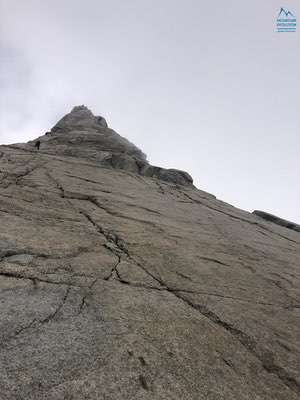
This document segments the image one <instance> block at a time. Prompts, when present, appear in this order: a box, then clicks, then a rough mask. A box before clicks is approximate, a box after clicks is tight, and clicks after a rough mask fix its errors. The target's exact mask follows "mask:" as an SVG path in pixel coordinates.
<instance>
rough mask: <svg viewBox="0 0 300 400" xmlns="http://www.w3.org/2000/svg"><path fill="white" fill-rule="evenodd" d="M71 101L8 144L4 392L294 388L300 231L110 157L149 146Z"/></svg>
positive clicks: (242, 399)
mask: <svg viewBox="0 0 300 400" xmlns="http://www.w3.org/2000/svg"><path fill="white" fill-rule="evenodd" d="M81 111H83V113H84V115H87V114H88V113H87V111H85V110H82V109H80V113H81ZM77 112H78V110H77V111H76V116H74V113H73V114H72V113H71V114H72V115H71V116H70V115H69V116H68V117H66V119H63V120H62V121H60V122H59V123H58V126H59V128H60V129H58V128H54V131H56V132H55V133H54V134H50V135H46V136H45V137H43V138H41V139H40V140H41V142H42V145H41V151H36V150H35V149H34V148H33V146H32V145H31V144H26V145H20V144H19V145H11V146H0V296H1V301H0V304H1V314H0V328H1V329H0V346H1V347H0V393H1V395H0V398H1V399H3V400H16V399H26V400H37V399H38V400H40V399H42V400H43V399H47V400H63V399H73V400H82V399H93V400H96V399H97V400H98V399H103V400H104V399H105V400H116V399H122V400H129V399H130V400H131V399H136V400H137V399H157V400H164V399H165V400H170V399H174V400H177V399H180V400H181V399H185V400H204V399H205V400H216V399H218V400H222V399H223V400H250V399H251V400H258V399H259V400H287V399H288V400H297V399H299V396H300V379H299V370H300V350H299V349H300V335H299V331H300V319H299V310H300V290H299V288H300V283H299V280H300V271H299V265H300V235H299V233H298V232H295V231H293V230H291V229H287V228H286V227H283V226H279V225H276V224H274V223H272V222H269V221H266V220H263V219H262V218H261V217H259V216H257V215H253V214H251V213H248V212H245V211H242V210H239V209H237V208H234V207H232V206H230V205H229V204H226V203H224V202H222V201H220V200H217V199H216V198H215V197H214V196H213V195H210V194H208V193H206V192H203V191H201V190H198V189H196V188H195V187H193V186H192V185H178V184H177V183H174V182H168V181H165V180H162V177H161V175H160V176H159V174H157V175H156V174H155V173H153V174H149V175H150V176H147V175H146V174H144V175H143V174H142V173H140V171H139V170H138V171H136V172H133V171H132V170H131V169H130V168H129V169H128V168H123V169H122V168H120V167H119V165H116V166H115V167H112V166H110V167H109V168H107V166H106V165H103V164H102V162H99V159H98V158H97V157H98V153H99V152H100V153H101V152H108V153H111V154H112V156H114V155H115V154H116V157H117V159H118V160H119V158H118V156H119V154H120V153H121V152H120V151H119V147H118V145H117V142H118V143H121V144H120V146H121V147H122V149H123V150H124V153H122V154H124V157H129V158H131V159H134V160H137V161H140V162H142V163H144V162H146V159H145V156H144V155H143V153H142V152H141V151H140V150H139V149H137V148H136V147H135V146H134V145H132V144H130V143H129V142H127V141H126V140H125V139H124V140H123V139H122V138H119V137H118V136H115V135H117V134H114V133H113V131H110V130H108V128H107V127H106V126H105V125H106V124H105V123H104V122H102V124H103V126H102V125H101V126H99V127H97V128H95V126H97V121H98V120H97V118H98V117H93V118H92V117H91V115H90V114H89V116H88V115H87V118H86V119H85V121H84V122H83V119H81V118H79V119H78V120H76V118H77V115H78V114H77ZM75 117H76V118H75ZM70 118H71V119H70ZM75 125H77V127H78V131H77V130H75V129H74V126H75ZM79 125H81V126H80V127H79ZM67 127H70V130H68V129H67ZM68 135H70V136H68ZM84 135H87V136H88V137H89V135H91V137H89V138H88V139H86V136H84ZM93 135H94V136H96V135H98V137H97V138H96V137H95V139H93ZM110 135H112V136H110ZM80 137H81V138H82V142H80V143H81V144H79V142H78V140H79V138H80ZM99 137H100V141H99V140H97V139H99ZM71 139H72V140H74V142H72V141H71ZM85 139H86V140H85ZM106 139H107V140H106ZM101 141H102V145H103V147H101V146H102V145H101V144H100V143H101ZM92 143H94V144H92ZM94 145H95V146H97V149H96V151H95V156H92V154H93V146H94ZM68 147H70V149H69V150H70V152H68ZM116 149H117V150H116ZM115 151H116V153H115ZM149 168H150V166H149ZM176 179H177V178H176Z"/></svg>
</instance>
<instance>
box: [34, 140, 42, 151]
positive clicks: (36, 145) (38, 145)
mask: <svg viewBox="0 0 300 400" xmlns="http://www.w3.org/2000/svg"><path fill="white" fill-rule="evenodd" d="M40 145H41V141H40V140H37V141H36V142H35V145H34V147H35V148H36V149H37V150H39V149H40Z"/></svg>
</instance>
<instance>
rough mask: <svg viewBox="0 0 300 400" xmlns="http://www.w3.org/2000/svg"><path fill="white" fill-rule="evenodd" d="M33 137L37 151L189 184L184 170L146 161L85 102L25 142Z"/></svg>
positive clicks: (133, 146) (189, 181)
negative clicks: (167, 167) (39, 147)
mask: <svg viewBox="0 0 300 400" xmlns="http://www.w3.org/2000/svg"><path fill="white" fill-rule="evenodd" d="M37 140H39V141H40V142H41V151H42V152H46V153H49V154H57V155H64V156H73V157H80V158H85V159H87V160H90V161H96V162H97V163H98V164H99V165H101V166H105V167H112V168H118V169H124V170H126V171H129V172H133V173H135V174H139V175H143V176H149V177H155V178H158V179H161V180H164V181H167V182H173V183H176V184H179V185H192V184H193V179H192V178H191V176H190V175H189V174H188V173H187V172H184V171H178V170H176V169H165V168H159V167H155V166H152V165H150V164H149V163H148V161H147V158H146V155H145V154H144V153H143V152H142V151H141V150H140V149H138V148H137V147H136V146H135V145H134V144H132V143H130V142H129V141H128V140H127V139H125V138H124V137H122V136H120V135H119V134H118V133H116V132H115V131H113V130H112V129H110V128H108V125H107V122H106V121H105V119H104V118H103V117H100V116H94V115H93V113H92V112H91V111H90V110H89V109H88V108H87V107H85V106H77V107H74V108H73V110H72V111H71V112H70V113H69V114H67V115H66V116H64V117H63V118H62V119H61V120H60V121H59V122H58V123H57V124H56V125H55V126H54V127H53V128H52V129H51V131H50V132H47V134H46V135H43V136H41V137H39V138H37V139H36V140H35V141H32V142H29V145H34V144H35V142H36V141H37ZM22 147H24V146H22ZM27 147H28V146H27Z"/></svg>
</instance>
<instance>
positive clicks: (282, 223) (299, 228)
mask: <svg viewBox="0 0 300 400" xmlns="http://www.w3.org/2000/svg"><path fill="white" fill-rule="evenodd" d="M253 214H255V215H257V216H259V217H261V218H263V219H265V220H266V221H270V222H273V223H274V224H276V225H280V226H284V227H285V228H288V229H292V230H294V231H296V232H300V225H298V224H295V223H294V222H291V221H287V220H286V219H283V218H279V217H276V215H273V214H270V213H267V212H265V211H259V210H255V211H253Z"/></svg>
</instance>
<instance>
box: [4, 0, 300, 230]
mask: <svg viewBox="0 0 300 400" xmlns="http://www.w3.org/2000/svg"><path fill="white" fill-rule="evenodd" d="M281 6H282V4H280V3H277V2H269V3H267V4H265V3H264V4H262V3H261V2H259V1H258V0H256V1H254V2H251V3H248V4H245V3H241V2H238V1H237V0H231V1H228V2H226V3H224V2H222V1H217V2H214V3H213V4H208V3H204V2H203V1H194V0H189V1H187V2H185V3H182V2H176V3H174V2H173V1H170V0H164V1H162V2H161V3H160V4H159V5H155V6H154V5H153V2H150V1H145V0H141V1H129V2H121V1H117V0H113V1H111V2H103V1H93V0H89V1H87V2H86V3H85V5H83V4H82V2H79V1H70V0H66V1H64V2H59V1H57V0H54V1H51V2H49V1H47V0H45V1H43V2H39V1H36V0H28V1H26V2H19V1H16V0H12V1H9V2H7V1H5V0H0V7H1V24H0V33H1V35H0V37H1V39H0V56H1V63H0V86H1V90H0V142H1V143H13V142H26V141H28V140H29V139H33V138H35V137H37V136H39V135H41V134H42V133H43V132H44V131H45V130H47V129H48V128H49V126H53V124H54V123H55V122H56V121H57V120H58V118H59V117H60V115H61V114H65V113H67V112H68V111H69V110H70V109H71V107H72V106H73V105H74V104H82V103H84V104H87V105H88V106H89V107H90V108H91V110H92V111H93V112H101V114H102V115H104V116H105V118H106V119H107V120H108V121H109V122H110V123H111V124H112V125H113V127H114V129H116V130H117V131H118V132H120V134H121V135H123V136H125V137H127V138H128V139H129V140H131V141H132V142H133V143H135V144H136V145H137V146H139V147H141V148H143V149H144V151H145V152H146V153H147V154H148V157H149V160H150V161H151V163H152V164H155V165H161V166H163V167H165V168H171V167H172V166H173V165H176V166H177V167H178V168H180V169H183V170H187V171H190V173H191V174H192V175H193V177H194V180H195V183H196V184H197V186H198V187H202V188H204V189H205V190H208V191H210V192H213V193H216V194H217V195H218V196H219V197H221V198H224V199H226V200H227V201H229V202H231V203H233V204H235V205H237V206H239V207H241V208H245V209H248V210H253V209H257V208H262V209H263V210H267V211H269V212H271V213H274V214H276V215H280V216H281V217H283V218H288V219H291V220H294V221H298V223H299V222H300V215H299V207H298V204H299V198H300V188H299V185H297V181H298V175H299V169H300V166H299V157H298V152H299V151H298V149H299V129H300V121H299V118H300V113H299V100H300V99H299V93H300V78H299V70H300V65H299V51H298V49H299V45H300V43H299V33H298V32H297V33H296V34H295V35H278V34H277V33H276V32H275V20H276V17H277V15H278V11H279V9H280V7H281ZM289 7H290V8H291V9H293V11H294V12H295V14H296V15H299V14H300V12H299V9H298V4H297V2H296V1H294V0H291V1H290V2H289ZM211 21H214V25H213V26H212V24H211Z"/></svg>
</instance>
